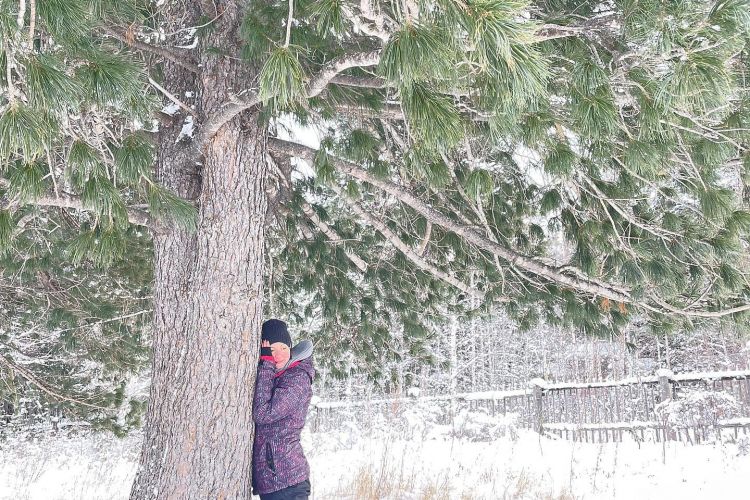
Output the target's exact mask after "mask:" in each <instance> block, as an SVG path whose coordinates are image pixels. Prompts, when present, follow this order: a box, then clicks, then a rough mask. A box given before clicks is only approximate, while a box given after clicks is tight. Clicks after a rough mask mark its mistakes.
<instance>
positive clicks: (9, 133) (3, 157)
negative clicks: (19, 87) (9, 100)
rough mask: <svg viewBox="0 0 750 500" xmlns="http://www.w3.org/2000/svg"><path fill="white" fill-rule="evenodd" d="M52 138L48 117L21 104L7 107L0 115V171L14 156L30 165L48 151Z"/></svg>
mask: <svg viewBox="0 0 750 500" xmlns="http://www.w3.org/2000/svg"><path fill="white" fill-rule="evenodd" d="M54 134H55V127H54V122H53V120H52V118H51V117H50V116H49V115H47V114H45V113H43V112H41V111H37V110H34V109H31V108H30V107H28V106H26V105H24V104H18V103H16V104H15V105H12V106H10V107H9V108H7V109H6V110H5V111H4V112H3V113H2V114H0V169H1V168H2V165H4V164H7V162H8V161H10V160H11V159H12V158H13V157H15V156H16V155H18V156H20V157H21V158H22V159H24V160H25V161H33V160H34V158H36V157H38V156H40V155H42V154H43V153H44V151H45V150H46V149H48V148H49V145H50V141H51V140H52V138H53V137H54Z"/></svg>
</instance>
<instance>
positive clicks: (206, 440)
mask: <svg viewBox="0 0 750 500" xmlns="http://www.w3.org/2000/svg"><path fill="white" fill-rule="evenodd" d="M241 5H243V2H235V1H213V2H188V1H184V2H171V3H170V5H168V6H166V8H165V15H166V21H167V24H172V25H175V26H179V27H182V26H190V25H191V24H192V25H197V24H200V23H199V22H198V19H199V18H200V16H201V15H203V16H205V18H209V19H214V18H215V21H214V23H215V24H214V25H213V26H212V31H211V34H210V35H208V37H207V38H205V39H204V40H203V41H202V47H200V48H199V49H196V57H197V58H198V60H197V61H196V62H198V63H199V66H200V73H199V74H197V75H196V74H195V73H193V72H191V71H189V70H188V69H186V68H185V67H184V66H182V65H178V64H175V63H173V62H170V61H167V62H166V64H165V73H164V81H165V84H166V85H168V86H169V87H168V89H169V91H170V92H172V93H174V94H176V95H180V96H185V92H194V93H195V94H194V95H195V104H196V108H197V109H196V111H197V114H198V116H199V117H202V119H204V120H205V117H208V116H211V115H212V114H214V113H216V112H217V111H219V110H220V108H221V106H222V104H223V103H226V102H228V101H230V99H231V95H232V93H233V92H236V91H237V89H242V88H244V87H245V86H246V85H247V83H248V82H250V81H252V80H253V76H254V69H253V68H252V67H249V66H248V65H247V64H245V63H242V62H241V61H239V60H238V59H237V58H236V57H235V56H236V53H237V49H238V48H239V47H240V44H239V43H238V41H237V27H238V26H239V25H240V21H241V15H242V7H241ZM208 47H210V48H212V49H218V50H206V48H208ZM188 95H190V94H188ZM181 128H182V125H181V124H179V123H178V124H175V125H173V126H172V127H171V128H167V129H163V130H162V133H161V138H160V141H159V143H160V144H159V159H158V166H157V170H158V176H159V180H160V182H162V183H163V184H164V185H165V186H166V187H168V188H170V189H172V190H173V191H174V192H176V193H177V194H179V195H180V196H183V197H185V198H187V199H191V200H195V201H196V202H197V203H198V205H199V215H198V223H197V231H196V232H195V233H189V232H185V231H182V230H172V231H170V232H167V233H165V234H155V235H154V251H155V266H156V268H155V284H154V325H153V328H154V334H153V361H152V374H151V375H152V385H151V393H150V397H149V407H148V413H147V416H146V426H145V439H144V443H143V449H142V452H141V459H140V464H139V468H138V471H137V475H136V478H135V482H134V484H133V488H132V491H131V495H130V498H131V499H132V500H142V499H152V498H159V499H188V498H221V499H234V498H250V496H251V492H250V479H251V445H252V438H253V427H252V418H251V402H252V391H253V388H254V382H255V371H256V367H257V355H258V352H257V350H258V344H259V342H260V339H259V336H260V322H261V314H262V297H263V279H262V278H263V252H264V225H265V218H266V210H267V199H266V193H265V189H264V176H265V175H264V174H265V167H264V165H265V163H264V158H265V144H266V139H265V137H266V135H265V129H264V128H263V127H261V126H260V125H259V124H258V120H257V116H256V115H255V114H252V113H251V112H245V114H243V115H240V116H239V117H236V118H235V119H233V120H232V121H230V122H229V123H227V124H225V125H224V126H223V127H222V128H221V129H219V130H218V132H217V133H216V134H215V135H214V136H213V137H212V138H210V139H209V140H208V141H207V142H206V143H205V144H204V147H203V150H202V152H201V153H197V152H195V150H194V148H193V146H191V145H190V144H187V143H186V142H189V141H184V140H182V141H180V142H177V143H176V142H175V140H176V138H177V136H178V133H179V131H180V129H181Z"/></svg>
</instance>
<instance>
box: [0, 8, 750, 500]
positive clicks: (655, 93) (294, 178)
mask: <svg viewBox="0 0 750 500" xmlns="http://www.w3.org/2000/svg"><path fill="white" fill-rule="evenodd" d="M0 7H1V8H0V32H1V33H2V45H0V54H1V55H0V67H2V68H4V70H5V71H3V72H0V73H2V76H0V84H1V85H2V86H3V88H4V93H3V101H2V103H1V104H0V105H2V116H0V160H1V161H2V171H1V174H0V175H1V176H2V177H1V179H2V180H0V187H1V188H2V194H1V196H0V203H2V205H0V208H1V209H2V216H1V218H0V248H4V249H12V250H11V252H10V253H11V255H16V256H19V251H18V248H19V247H18V246H17V245H18V244H19V243H18V242H19V241H21V240H19V237H21V235H24V234H26V233H28V232H30V231H34V230H35V228H36V227H38V226H36V224H41V221H39V220H37V219H39V217H37V218H35V219H33V220H28V219H23V217H24V213H25V210H31V211H32V212H33V213H35V214H36V213H43V214H45V215H44V216H43V217H42V219H45V218H47V217H57V216H58V215H59V214H60V213H65V214H70V213H71V212H75V213H76V214H80V215H78V216H79V217H82V218H83V219H84V222H85V223H82V224H81V233H80V238H76V239H75V240H74V241H73V242H71V243H70V245H69V249H68V252H69V255H70V256H71V258H72V259H76V260H85V259H89V260H91V261H92V262H98V263H100V264H107V263H111V262H115V261H117V260H118V259H121V258H125V257H127V254H128V249H129V248H130V245H131V244H132V243H133V242H132V238H129V237H128V234H129V233H128V231H132V229H131V228H132V226H133V225H138V226H147V227H149V228H150V230H151V233H152V235H153V245H154V257H153V266H154V267H153V269H154V285H153V297H154V299H153V309H154V316H153V318H154V319H153V326H152V328H153V360H152V377H153V379H152V387H151V394H150V399H149V407H148V413H147V418H146V436H145V442H144V447H143V453H142V457H141V464H140V468H139V473H138V476H137V478H136V481H135V485H134V488H133V492H132V498H155V497H157V496H158V497H161V496H178V497H206V496H219V495H220V496H222V497H231V498H237V497H247V496H249V486H250V485H249V477H250V458H249V444H250V442H251V439H250V438H251V436H252V427H251V423H250V422H249V418H248V415H249V406H250V394H251V391H252V387H253V381H254V372H255V363H254V361H253V360H254V359H255V358H256V356H257V344H258V332H259V326H260V321H261V318H262V316H263V314H262V313H263V310H264V307H265V311H266V312H267V313H268V314H275V315H285V316H288V317H291V318H292V319H293V320H294V322H295V323H297V324H298V325H300V324H302V323H303V322H304V321H305V320H306V319H307V318H309V317H311V316H313V317H319V318H322V324H319V325H314V327H313V328H314V329H315V330H316V331H319V332H329V335H326V336H324V337H322V339H321V340H322V341H321V342H320V344H319V345H320V348H321V351H322V352H325V353H326V354H328V355H330V356H331V359H336V357H335V356H336V355H335V353H336V350H352V349H354V350H355V351H356V352H358V353H360V355H361V357H362V359H363V364H364V365H367V364H368V363H367V362H368V361H369V365H370V366H372V365H374V364H376V360H377V359H379V357H380V356H381V355H382V354H383V353H387V352H388V351H392V350H393V349H392V347H393V345H392V342H391V338H392V336H391V330H392V328H393V325H399V328H400V331H402V332H403V335H404V337H405V338H410V339H411V342H410V343H409V344H408V345H409V346H410V349H412V350H413V352H410V353H409V354H408V355H411V354H413V353H417V352H419V350H420V349H419V347H420V345H423V344H424V342H426V340H427V339H429V336H430V329H429V325H430V324H431V323H430V321H431V320H432V319H434V317H436V316H440V315H444V314H446V313H447V312H448V311H450V310H452V309H454V308H456V307H458V308H460V307H462V305H464V304H471V303H472V302H473V303H475V304H478V305H477V313H480V312H482V311H488V310H491V309H493V308H496V307H503V308H505V310H506V311H507V312H508V313H509V314H510V315H511V316H512V317H513V318H514V319H515V320H516V321H517V322H518V324H519V325H521V326H522V327H528V326H530V325H533V324H534V323H535V322H537V321H539V320H540V319H541V320H544V321H546V322H548V323H552V324H561V325H565V326H574V327H576V328H580V329H582V330H583V331H585V332H587V333H592V334H596V333H601V332H607V331H612V330H617V329H620V328H622V327H623V326H624V325H626V324H627V323H628V321H629V320H630V318H632V317H633V316H634V315H639V316H642V317H645V318H647V320H648V321H649V322H650V323H651V324H652V326H653V327H654V328H655V329H659V330H664V329H670V328H674V327H675V326H685V325H688V326H689V325H692V324H694V323H696V322H699V321H701V320H705V319H715V318H725V317H726V318H731V319H732V320H736V321H746V318H747V311H748V310H750V304H748V291H750V287H749V286H748V281H747V274H746V271H745V269H746V268H747V265H746V264H747V254H746V245H747V236H748V228H749V227H750V214H749V213H748V212H747V204H746V201H743V198H742V196H741V194H742V193H743V192H744V184H745V180H746V179H747V175H748V172H750V155H749V154H748V147H750V133H749V132H748V131H749V130H750V107H749V106H748V102H749V99H750V96H749V95H748V85H747V78H748V40H749V36H750V35H749V33H750V6H749V5H748V2H747V0H719V1H710V2H706V1H698V0H694V1H693V0H616V1H614V2H609V3H606V4H602V3H600V2H598V1H597V2H587V1H583V2H581V1H576V2H569V1H565V0H548V1H537V2H524V1H517V0H510V1H503V2H500V1H497V0H471V1H454V0H437V1H433V2H426V1H425V2H415V1H412V0H404V1H403V2H386V3H380V2H374V1H369V0H364V1H362V2H345V1H330V0H317V1H309V0H307V1H297V2H294V1H287V2H260V3H250V4H248V3H246V2H236V1H230V0H216V1H212V2H173V1H167V2H157V3H155V4H154V3H151V2H146V1H141V0H131V1H129V2H126V1H123V2H110V1H96V0H65V1H62V0H53V1H41V0H39V1H33V0H28V2H27V1H24V0H20V1H13V2H10V1H8V0H2V3H0ZM157 102H161V104H165V103H169V105H168V106H167V107H165V108H163V111H162V112H159V111H156V112H154V107H155V106H157V107H158V104H156V103H157ZM154 117H156V118H157V120H158V123H159V129H158V133H154V131H155V128H154V126H152V119H153V118H154ZM301 126H308V127H310V128H316V129H318V130H320V131H321V133H322V134H323V135H324V137H323V138H322V140H321V141H320V144H316V147H314V148H312V147H309V146H307V145H303V144H302V141H303V140H304V139H303V138H302V137H300V133H299V131H300V127H301ZM301 162H306V163H308V164H309V165H311V166H312V167H313V168H314V171H315V176H314V178H301V176H300V175H298V173H297V172H298V171H299V170H300V169H301V167H300V163H301ZM154 165H155V168H152V167H153V166H154ZM28 207H30V208H28ZM52 207H57V208H59V209H62V210H61V211H53V210H51V208H52ZM36 211H39V212H36ZM42 234H43V233H42ZM14 252H15V253H14ZM19 257H20V258H22V256H19ZM264 296H268V297H269V300H267V301H265V302H264V301H263V297H264ZM469 297H471V298H472V299H471V300H467V299H468V298H469ZM397 354H398V355H400V356H406V355H407V353H405V352H400V353H397Z"/></svg>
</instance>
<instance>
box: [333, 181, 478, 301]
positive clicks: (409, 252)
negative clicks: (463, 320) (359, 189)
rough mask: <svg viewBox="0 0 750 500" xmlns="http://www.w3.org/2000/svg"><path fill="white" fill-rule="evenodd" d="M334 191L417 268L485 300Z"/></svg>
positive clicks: (334, 186)
mask: <svg viewBox="0 0 750 500" xmlns="http://www.w3.org/2000/svg"><path fill="white" fill-rule="evenodd" d="M329 187H330V188H331V189H333V191H334V192H335V193H336V194H337V195H339V197H340V198H341V199H342V200H343V201H344V202H345V203H346V204H347V205H348V206H349V208H351V209H352V211H353V212H354V213H355V214H357V215H358V216H359V217H360V218H361V219H362V220H364V221H365V222H367V224H369V225H371V226H372V227H374V228H375V230H377V231H378V232H379V233H380V234H382V235H383V236H384V237H385V239H386V240H387V241H388V242H389V243H390V244H391V245H393V246H394V247H396V248H397V249H398V250H399V251H400V252H401V253H403V254H404V256H406V258H407V259H409V260H410V261H412V262H413V263H414V265H415V266H417V267H418V268H419V269H421V270H422V271H424V272H426V273H428V274H431V275H433V276H435V277H436V278H438V279H440V280H442V281H445V282H446V283H448V284H449V285H451V286H454V287H455V288H457V289H459V290H461V291H462V292H464V293H466V294H468V295H470V296H472V297H476V298H478V299H480V300H484V294H483V293H482V292H480V291H479V290H477V289H476V288H472V287H470V286H469V285H467V284H466V283H464V282H462V281H461V280H459V279H456V278H455V277H453V276H451V275H450V274H448V273H446V272H444V271H442V270H441V269H438V268H437V267H435V266H433V265H432V264H430V263H429V262H427V261H426V260H425V259H424V258H423V257H422V256H421V255H419V254H418V253H417V252H415V251H414V250H413V249H412V248H410V247H409V245H407V244H406V243H404V241H403V240H402V239H401V238H399V237H398V235H396V233H394V232H393V231H391V229H390V228H389V227H388V226H386V225H385V224H384V223H383V222H382V221H380V220H378V219H376V218H375V217H373V216H372V215H370V213H368V212H367V211H365V210H364V209H363V208H362V207H360V206H359V204H358V203H357V202H356V201H354V200H353V199H351V198H350V197H349V196H348V195H346V194H344V192H343V191H342V190H341V188H339V187H338V186H336V185H331V186H329Z"/></svg>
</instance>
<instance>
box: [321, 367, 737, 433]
mask: <svg viewBox="0 0 750 500" xmlns="http://www.w3.org/2000/svg"><path fill="white" fill-rule="evenodd" d="M415 403H431V404H433V405H434V406H437V407H441V406H442V408H443V409H445V416H446V418H450V415H451V414H455V412H458V411H461V410H468V411H469V412H482V413H486V414H488V415H491V416H499V415H510V414H514V415H515V416H516V425H517V426H519V427H523V428H530V429H534V430H536V431H537V432H540V433H543V434H546V435H552V436H557V437H558V438H562V439H571V440H576V441H584V442H610V441H622V439H623V437H624V436H629V437H631V438H634V439H636V440H638V441H664V440H671V441H684V442H686V443H691V444H698V443H701V442H705V441H709V440H714V439H721V440H736V439H738V438H739V436H742V435H748V434H750V371H732V372H702V373H682V374H672V373H670V372H667V371H661V372H660V373H659V374H657V375H654V376H649V377H640V378H629V379H624V380H618V381H610V382H592V383H572V384H571V383H565V384H548V383H546V382H545V381H544V380H541V379H535V380H532V381H531V382H530V384H529V387H528V389H522V390H516V391H492V392H477V393H462V394H455V395H434V396H424V397H406V398H383V399H370V400H366V401H337V402H317V403H314V404H313V411H312V415H311V419H312V421H313V424H312V425H313V428H314V429H323V428H334V427H335V426H336V425H340V423H341V422H342V421H344V420H346V419H353V420H358V421H359V424H364V425H367V422H368V421H370V420H371V419H372V416H373V415H377V414H381V415H382V414H386V415H388V414H390V415H394V416H395V415H397V414H398V413H399V411H401V410H402V409H404V408H408V407H413V406H414V404H415ZM342 412H345V413H347V415H342ZM445 423H447V422H445Z"/></svg>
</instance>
